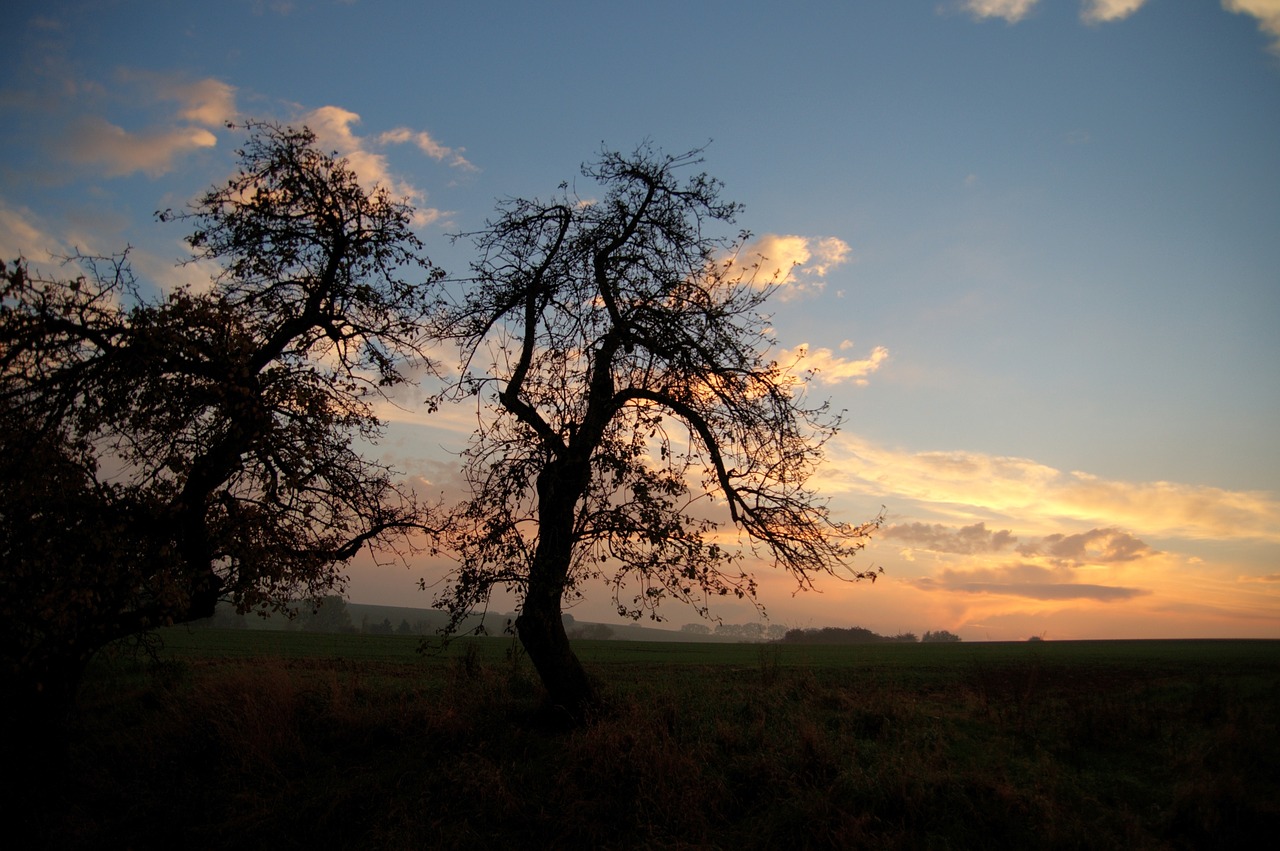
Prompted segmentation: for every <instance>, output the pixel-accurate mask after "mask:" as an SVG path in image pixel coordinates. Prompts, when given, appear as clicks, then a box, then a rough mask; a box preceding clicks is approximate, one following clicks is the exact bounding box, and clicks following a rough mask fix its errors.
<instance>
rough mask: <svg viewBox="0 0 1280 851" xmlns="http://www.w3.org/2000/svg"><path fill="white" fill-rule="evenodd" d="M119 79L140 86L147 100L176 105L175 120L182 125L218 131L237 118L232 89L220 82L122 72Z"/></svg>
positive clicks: (233, 90)
mask: <svg viewBox="0 0 1280 851" xmlns="http://www.w3.org/2000/svg"><path fill="white" fill-rule="evenodd" d="M119 77H120V80H121V81H122V82H125V83H135V84H137V85H139V86H140V87H141V88H142V90H143V92H144V97H145V99H147V100H155V101H174V102H176V103H177V104H178V115H177V117H178V118H180V119H181V120H183V121H189V122H192V123H195V124H199V125H202V126H204V127H221V126H223V125H224V124H226V123H227V122H228V121H231V120H233V119H234V118H236V116H237V111H236V89H235V86H232V85H230V84H228V83H224V82H222V81H221V80H216V79H213V78H211V77H210V78H206V79H203V80H183V79H181V78H177V79H175V78H174V77H173V76H172V75H166V74H157V73H155V72H152V71H138V70H132V69H126V70H123V71H121V72H120V73H119Z"/></svg>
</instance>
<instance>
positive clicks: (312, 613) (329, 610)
mask: <svg viewBox="0 0 1280 851" xmlns="http://www.w3.org/2000/svg"><path fill="white" fill-rule="evenodd" d="M297 623H298V628H299V629H301V630H302V631H303V632H355V631H356V627H355V624H353V623H352V622H351V612H350V611H349V610H348V609H347V601H346V599H345V598H344V597H342V595H340V594H326V595H325V596H324V597H322V598H320V599H318V600H312V601H310V603H309V604H304V606H303V607H302V609H301V610H299V611H298V618H297Z"/></svg>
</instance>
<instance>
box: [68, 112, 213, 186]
mask: <svg viewBox="0 0 1280 851" xmlns="http://www.w3.org/2000/svg"><path fill="white" fill-rule="evenodd" d="M68 134H69V135H68V139H67V140H66V142H65V144H64V146H65V149H66V152H67V155H68V156H69V157H70V159H71V160H72V161H73V162H76V163H80V164H84V165H97V166H101V167H102V168H103V171H104V173H105V174H106V176H107V177H122V176H124V175H127V174H134V173H135V172H142V173H144V174H146V175H147V176H148V177H159V176H160V175H162V174H166V173H168V172H170V171H172V170H173V166H174V160H176V159H177V158H178V157H179V156H181V155H183V154H186V153H190V152H191V151H195V150H199V149H201V148H211V147H213V146H214V145H216V144H217V143H218V139H217V137H216V136H214V135H213V134H212V133H210V132H209V131H208V130H206V129H204V128H203V127H166V128H160V129H152V130H144V131H142V132H140V133H131V132H129V131H127V130H125V129H124V128H122V127H117V126H116V125H114V124H112V123H111V122H109V121H107V120H106V119H105V118H100V117H97V116H87V117H84V118H81V119H80V120H78V121H76V122H75V123H74V124H73V125H72V127H71V128H70V130H69V131H68Z"/></svg>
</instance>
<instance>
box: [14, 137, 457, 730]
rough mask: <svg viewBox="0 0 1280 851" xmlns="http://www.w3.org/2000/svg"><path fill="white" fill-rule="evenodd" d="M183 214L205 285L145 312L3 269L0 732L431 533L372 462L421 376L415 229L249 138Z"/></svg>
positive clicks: (335, 176) (320, 156)
mask: <svg viewBox="0 0 1280 851" xmlns="http://www.w3.org/2000/svg"><path fill="white" fill-rule="evenodd" d="M248 129H249V136H248V141H247V144H246V145H245V146H244V148H243V150H241V151H239V152H238V153H239V170H238V171H237V173H236V174H235V175H234V176H233V177H232V178H230V179H229V180H228V181H227V183H226V184H225V185H223V186H221V187H215V188H214V189H211V190H210V191H208V192H207V193H205V194H204V195H203V196H201V197H200V198H199V199H198V200H197V201H196V202H195V203H194V205H193V206H192V207H191V209H190V210H188V211H186V212H181V213H177V214H175V213H173V212H166V213H163V214H160V218H161V219H162V220H175V219H176V220H180V221H184V222H187V223H189V224H191V225H192V226H193V227H194V231H193V233H192V235H191V236H190V238H189V240H188V241H189V243H190V245H191V248H192V250H193V259H196V260H199V261H209V262H211V263H214V264H216V265H217V267H218V268H219V269H220V272H219V273H218V275H217V276H216V278H215V280H214V281H213V282H212V285H211V286H206V287H204V288H195V287H184V288H181V289H177V290H175V291H172V292H169V293H168V294H166V295H164V296H163V297H158V298H147V297H144V296H143V295H142V294H141V292H140V288H139V287H138V286H136V285H135V283H134V280H133V278H132V276H131V274H130V270H129V266H128V263H127V257H119V258H114V259H111V260H98V261H95V260H91V259H86V258H79V259H80V260H81V262H82V265H83V266H84V270H83V274H80V275H77V276H76V277H73V278H71V279H69V280H56V279H50V278H47V277H43V276H41V275H40V274H38V273H35V272H33V271H31V270H30V269H29V267H28V265H27V264H26V263H24V262H21V261H19V262H17V263H14V264H12V265H5V266H4V267H3V271H4V282H3V292H2V293H0V368H2V369H0V373H2V374H0V459H2V460H0V463H2V464H3V470H2V471H0V472H2V474H3V480H4V482H5V485H4V488H3V489H2V490H3V495H2V496H0V635H2V636H3V661H4V665H5V668H6V669H7V670H6V671H5V674H6V676H5V677H4V683H5V690H6V692H9V691H10V690H11V691H12V693H6V694H4V695H3V696H2V697H3V702H4V705H5V707H6V709H5V711H6V712H15V711H17V710H16V709H15V707H27V708H29V709H33V712H34V713H35V714H37V715H41V714H44V715H48V714H49V713H50V711H54V712H56V711H57V709H58V708H59V707H63V708H65V705H66V702H67V700H68V699H69V696H70V695H71V693H72V692H73V690H74V687H75V683H76V681H77V678H78V676H79V673H80V671H81V670H82V668H83V666H84V664H85V663H86V661H87V660H88V659H89V658H90V657H91V656H92V655H93V653H94V652H96V651H97V650H98V649H100V648H101V647H103V646H104V645H105V644H107V643H108V642H111V641H113V640H115V639H118V638H120V637H122V636H127V635H131V634H135V633H139V632H142V631H145V630H148V629H151V628H153V627H156V626H161V625H165V624H171V623H175V622H183V621H189V620H193V619H198V618H203V617H208V616H210V615H212V614H213V611H214V607H215V605H216V603H217V601H218V600H219V599H220V598H223V599H230V600H232V601H234V602H235V604H236V606H237V607H238V609H239V610H240V611H242V612H243V611H247V610H248V609H250V608H254V607H258V606H270V607H277V608H280V607H283V606H285V605H286V604H287V603H288V602H289V600H291V599H296V598H299V597H304V596H305V597H320V596H323V595H324V594H325V593H327V592H329V591H332V590H333V589H335V588H337V587H340V585H341V583H342V580H343V577H342V574H341V572H340V567H341V565H342V564H343V563H344V562H346V561H348V560H349V559H351V558H352V557H353V556H354V555H355V554H356V553H357V552H358V551H359V550H360V549H361V548H362V547H364V546H366V545H369V546H371V547H374V548H377V549H379V550H380V551H382V552H390V553H392V554H394V553H400V554H404V553H405V552H407V550H406V549H404V548H407V547H409V546H410V545H409V541H408V538H407V537H406V533H407V532H408V531H409V530H411V529H414V528H416V527H419V526H421V525H422V524H423V522H424V519H425V514H424V511H423V509H422V508H421V507H420V506H419V505H418V504H417V503H416V502H415V500H414V497H413V495H412V493H411V492H408V491H406V490H405V489H404V488H403V487H402V486H400V485H398V484H397V482H396V478H395V476H394V473H393V471H392V470H391V469H389V468H388V467H386V466H384V465H382V464H380V463H377V462H375V461H371V460H368V459H366V458H365V457H363V456H362V455H361V454H360V453H359V451H358V448H357V441H366V442H367V441H372V440H374V439H376V438H377V437H378V435H379V433H380V428H381V422H380V421H379V419H378V417H377V416H376V414H375V412H374V409H373V407H372V402H373V401H374V400H376V399H377V398H378V397H379V396H380V394H384V393H385V392H386V391H387V389H388V388H390V387H391V386H393V385H395V384H397V383H399V382H402V381H404V380H406V378H408V377H409V376H410V375H411V374H412V370H414V369H417V368H421V367H423V366H424V365H426V364H427V361H426V358H425V357H424V341H425V338H424V336H423V323H424V319H425V317H426V315H427V311H428V308H429V305H430V303H431V302H432V300H433V299H434V297H435V292H434V290H435V284H436V282H437V281H438V280H439V277H440V276H439V273H438V272H437V271H436V270H435V269H434V268H433V267H432V266H431V265H430V263H429V262H428V261H427V260H426V259H425V258H423V257H422V255H421V248H422V246H421V244H420V243H419V241H418V240H417V239H416V238H415V237H414V236H413V234H412V232H411V231H410V229H409V214H410V210H409V209H408V208H407V207H406V206H405V205H403V204H401V203H397V202H396V201H394V200H393V199H391V198H390V197H389V196H388V195H387V193H386V191H385V190H383V189H376V190H373V191H365V190H364V189H362V188H361V187H360V185H359V184H358V182H357V180H356V177H355V175H354V173H353V172H352V171H351V169H350V168H349V167H348V166H347V164H346V163H345V162H344V161H342V160H339V159H336V158H335V157H334V156H331V155H328V154H325V153H323V152H322V151H320V150H318V149H317V148H316V146H315V138H314V136H313V135H312V134H311V133H310V132H309V131H307V130H305V129H303V130H295V129H292V128H282V127H279V126H275V125H270V124H254V125H251V126H250V127H249V128H248Z"/></svg>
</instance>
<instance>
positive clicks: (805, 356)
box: [778, 343, 889, 387]
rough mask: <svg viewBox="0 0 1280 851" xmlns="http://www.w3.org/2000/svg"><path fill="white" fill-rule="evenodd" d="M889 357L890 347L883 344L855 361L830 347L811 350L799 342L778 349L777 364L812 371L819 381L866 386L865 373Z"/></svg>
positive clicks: (822, 382)
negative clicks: (789, 347)
mask: <svg viewBox="0 0 1280 851" xmlns="http://www.w3.org/2000/svg"><path fill="white" fill-rule="evenodd" d="M841 348H843V346H842V347H841ZM888 359H889V350H888V349H886V348H885V347H884V346H876V347H875V348H874V349H872V350H871V351H870V352H869V353H868V354H867V356H866V357H865V358H861V359H857V360H851V359H849V358H843V357H840V356H839V355H837V354H835V353H834V352H832V351H831V350H830V349H811V348H809V344H808V343H801V344H800V345H798V346H796V347H795V348H794V349H783V350H782V351H780V352H778V361H779V362H780V363H782V364H789V363H794V364H795V366H794V367H792V371H793V372H794V371H797V370H805V371H809V372H812V373H813V375H814V380H815V381H817V382H818V383H820V384H843V383H846V382H852V383H854V384H856V385H858V386H859V387H865V386H866V385H867V376H868V375H870V374H871V373H873V372H875V371H876V370H878V369H879V368H880V366H881V364H883V363H884V362H885V361H886V360H888Z"/></svg>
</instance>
